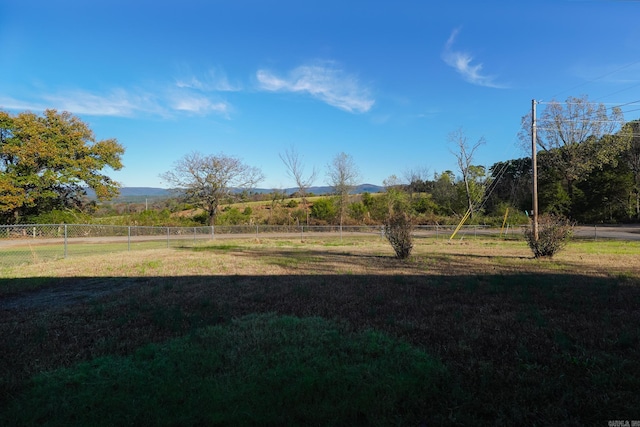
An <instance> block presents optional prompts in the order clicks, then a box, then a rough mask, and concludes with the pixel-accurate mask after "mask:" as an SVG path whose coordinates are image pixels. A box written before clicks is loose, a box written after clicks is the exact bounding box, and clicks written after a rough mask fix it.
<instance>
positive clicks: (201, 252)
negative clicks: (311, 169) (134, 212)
mask: <svg viewBox="0 0 640 427" xmlns="http://www.w3.org/2000/svg"><path fill="white" fill-rule="evenodd" d="M639 253H640V245H639V244H637V243H630V242H629V243H619V242H603V241H599V242H574V243H572V244H570V245H569V246H568V247H567V249H566V250H565V251H564V252H561V253H560V254H559V255H558V256H557V257H556V258H554V259H552V260H535V259H532V258H531V254H530V251H529V249H528V248H527V246H526V244H525V243H524V242H522V241H497V240H492V241H489V240H481V239H478V240H473V241H455V242H448V241H434V240H418V241H417V242H416V248H415V250H414V255H413V256H412V258H411V259H410V260H408V261H399V260H396V259H395V258H394V257H393V251H392V249H391V247H390V246H389V245H387V244H386V243H385V242H383V241H381V240H380V239H379V238H373V237H372V238H358V239H351V238H349V239H344V240H342V241H340V240H320V239H317V240H314V241H313V242H301V241H299V240H298V241H294V240H289V241H287V240H260V241H257V240H254V241H240V240H237V241H224V242H217V243H215V244H211V245H208V246H199V247H196V248H189V249H156V250H149V251H138V252H123V253H114V254H111V255H94V256H87V257H76V258H70V259H62V260H56V261H51V262H41V263H37V264H34V265H27V266H21V267H20V268H12V267H6V268H3V269H2V270H0V336H2V338H3V339H2V341H1V343H0V347H1V348H0V408H1V409H2V411H0V424H2V425H12V424H15V425H41V424H43V423H44V422H48V423H49V424H51V425H120V424H127V423H128V424H136V425H145V424H146V425H176V424H177V425H195V424H197V425H200V424H204V425H212V424H216V423H217V424H221V425H471V424H481V425H487V424H489V425H515V424H521V425H534V424H535V425H607V421H608V420H640V393H638V390H640V351H639V350H640V287H639V285H640V257H638V254H639Z"/></svg>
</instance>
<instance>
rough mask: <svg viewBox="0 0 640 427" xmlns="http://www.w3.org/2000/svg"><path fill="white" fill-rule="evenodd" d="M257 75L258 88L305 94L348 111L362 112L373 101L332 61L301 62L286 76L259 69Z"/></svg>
mask: <svg viewBox="0 0 640 427" xmlns="http://www.w3.org/2000/svg"><path fill="white" fill-rule="evenodd" d="M256 77H257V79H258V84H259V88H260V89H261V90H265V91H271V92H294V93H306V94H309V95H311V96H312V97H314V98H317V99H319V100H321V101H323V102H325V103H327V104H329V105H331V106H334V107H336V108H339V109H341V110H344V111H348V112H350V113H365V112H367V111H369V110H370V109H371V107H373V105H374V103H375V100H374V99H373V98H372V96H371V94H370V91H369V90H368V89H367V88H366V87H364V86H363V85H362V84H361V83H360V81H359V80H358V78H357V77H355V76H354V75H349V74H347V73H345V72H344V71H343V70H342V69H340V68H339V67H338V66H337V64H336V63H335V62H333V61H322V62H318V63H314V64H310V65H301V66H299V67H297V68H294V69H293V70H291V71H290V72H289V74H288V75H287V76H285V77H280V76H277V75H276V74H274V73H273V72H271V71H269V70H265V69H260V70H258V71H257V73H256Z"/></svg>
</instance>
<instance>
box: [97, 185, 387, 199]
mask: <svg viewBox="0 0 640 427" xmlns="http://www.w3.org/2000/svg"><path fill="white" fill-rule="evenodd" d="M274 190H275V189H273V188H256V189H254V190H253V191H254V192H256V193H261V194H264V193H271V192H273V191H274ZM277 190H279V191H284V192H285V194H293V193H295V192H296V191H298V188H297V187H292V188H284V189H279V188H278V189H277ZM332 191H333V190H332V188H331V187H329V186H318V187H309V189H308V190H307V192H308V193H313V194H315V195H317V196H324V195H327V194H331V192H332ZM382 191H384V187H381V186H379V185H373V184H360V185H358V186H357V187H356V188H355V189H354V190H353V192H354V193H358V194H360V193H380V192H382ZM87 195H88V196H89V197H90V198H92V199H93V198H95V197H96V195H95V193H94V192H93V191H92V190H91V189H87ZM172 195H173V192H172V191H171V190H170V189H167V188H156V187H122V188H121V189H120V196H118V197H117V198H116V199H115V200H122V201H134V200H136V201H138V200H142V199H145V198H149V199H163V198H167V197H171V196H172Z"/></svg>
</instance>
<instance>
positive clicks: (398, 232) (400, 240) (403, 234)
mask: <svg viewBox="0 0 640 427" xmlns="http://www.w3.org/2000/svg"><path fill="white" fill-rule="evenodd" d="M412 232H413V221H412V220H411V218H409V215H407V213H406V212H401V211H400V212H395V213H393V214H391V215H390V216H389V217H388V218H387V220H386V221H385V224H384V235H385V237H386V238H387V240H388V241H389V243H390V244H391V247H393V250H394V251H395V252H396V256H397V257H398V258H399V259H406V258H408V257H409V255H411V251H412V250H413V238H412V236H411V234H412Z"/></svg>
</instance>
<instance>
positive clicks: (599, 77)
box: [551, 60, 640, 98]
mask: <svg viewBox="0 0 640 427" xmlns="http://www.w3.org/2000/svg"><path fill="white" fill-rule="evenodd" d="M638 63H640V60H638V61H634V62H632V63H630V64H627V65H623V66H622V67H620V68H617V69H615V70H613V71H610V72H608V73H605V74H603V75H601V76H598V77H596V78H594V79H591V80H588V81H586V82H584V83H580V84H579V85H576V86H574V87H572V88H569V89H567V90H564V91H562V92H558V93H557V94H555V95H553V96H552V97H551V98H555V97H557V96H558V95H561V94H563V93H566V92H569V91H572V90H574V89H577V88H579V87H582V86H586V85H588V84H590V83H593V82H595V81H596V80H600V79H602V78H604V77H607V76H609V75H611V74H615V73H617V72H619V71H621V70H624V69H625V68H629V67H631V66H632V65H636V64H638ZM607 96H610V95H606V96H605V97H607Z"/></svg>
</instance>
